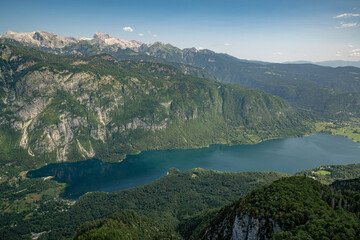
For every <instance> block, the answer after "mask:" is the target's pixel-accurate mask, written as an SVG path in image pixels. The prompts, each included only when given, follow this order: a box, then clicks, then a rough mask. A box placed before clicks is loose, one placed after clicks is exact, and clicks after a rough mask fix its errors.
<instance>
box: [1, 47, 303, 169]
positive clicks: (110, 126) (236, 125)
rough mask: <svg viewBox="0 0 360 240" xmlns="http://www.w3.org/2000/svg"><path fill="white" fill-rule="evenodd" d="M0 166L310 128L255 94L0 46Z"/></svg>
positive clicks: (150, 67)
mask: <svg viewBox="0 0 360 240" xmlns="http://www.w3.org/2000/svg"><path fill="white" fill-rule="evenodd" d="M0 55H1V59H0V66H1V69H2V74H1V76H0V85H1V90H0V96H1V98H2V99H3V101H1V103H0V105H1V108H2V109H3V111H2V112H1V113H0V136H1V138H0V153H1V156H2V158H1V166H2V167H4V166H5V164H7V163H10V162H11V164H12V169H13V167H14V166H15V167H16V166H26V169H29V168H35V167H37V166H41V165H43V164H44V163H48V162H54V161H55V160H57V161H78V160H84V159H88V158H92V157H94V156H96V157H97V158H98V159H101V160H106V161H119V160H121V159H123V158H124V156H125V155H126V154H134V153H138V152H139V151H142V150H150V149H165V148H194V147H203V146H207V145H209V144H214V143H219V144H242V143H256V142H259V141H262V140H265V139H271V138H278V137H288V136H299V135H303V134H306V133H307V132H309V131H310V127H309V126H310V125H308V124H307V123H306V120H307V118H306V117H305V116H304V115H301V114H299V113H298V112H296V111H295V110H293V109H292V108H291V107H290V105H289V104H288V103H287V102H286V101H284V100H283V99H281V98H279V97H275V96H272V95H269V94H267V93H265V92H263V91H260V90H255V89H249V88H245V87H240V86H237V85H230V84H221V83H218V82H214V81H211V80H206V79H201V78H196V77H193V76H190V75H184V74H183V73H181V72H180V71H179V70H177V69H176V68H174V67H172V66H169V65H162V64H157V63H146V62H131V61H122V62H121V61H120V62H119V61H116V60H114V59H113V57H111V56H110V55H106V54H103V55H96V56H76V55H74V56H59V55H53V54H49V53H44V52H41V51H39V50H35V49H32V48H28V47H15V46H10V45H1V46H0Z"/></svg>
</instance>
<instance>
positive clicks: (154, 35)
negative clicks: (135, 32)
mask: <svg viewBox="0 0 360 240" xmlns="http://www.w3.org/2000/svg"><path fill="white" fill-rule="evenodd" d="M148 33H149V35H150V36H152V37H154V38H156V37H157V34H155V33H152V32H150V31H148Z"/></svg>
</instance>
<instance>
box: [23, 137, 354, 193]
mask: <svg viewBox="0 0 360 240" xmlns="http://www.w3.org/2000/svg"><path fill="white" fill-rule="evenodd" d="M359 147H360V144H359V143H355V142H353V141H351V140H349V139H347V138H344V137H341V136H333V135H326V134H315V135H312V136H308V137H301V138H287V139H276V140H270V141H266V142H262V143H259V144H255V145H237V146H224V145H213V146H210V147H208V148H202V149H185V150H156V151H145V152H142V153H140V154H138V155H130V156H128V157H127V158H126V159H125V160H124V161H122V162H120V163H104V162H101V161H98V160H96V159H90V160H87V161H81V162H75V163H56V164H49V165H47V166H45V167H43V168H40V169H38V170H35V171H31V172H29V173H28V177H46V176H54V179H55V180H57V181H59V182H65V183H69V186H68V187H67V188H66V190H65V193H64V195H65V196H66V197H70V198H75V199H76V198H78V197H80V196H81V195H83V194H84V193H86V192H90V191H107V192H112V191H116V190H120V189H126V188H130V187H134V186H138V185H141V184H145V183H149V182H152V181H154V180H156V179H157V178H159V177H161V176H164V175H165V174H166V172H167V171H168V170H169V169H170V168H172V167H176V168H178V169H180V170H181V171H186V170H189V169H192V168H196V167H201V168H204V169H214V170H219V171H230V172H241V171H277V172H284V173H289V174H292V173H295V172H298V171H301V170H303V169H311V168H314V167H317V166H320V165H323V164H350V163H360V157H359V156H360V148H359Z"/></svg>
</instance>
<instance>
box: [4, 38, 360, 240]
mask: <svg viewBox="0 0 360 240" xmlns="http://www.w3.org/2000/svg"><path fill="white" fill-rule="evenodd" d="M359 76H360V69H359V68H356V67H351V66H347V67H336V68H333V67H325V66H319V65H315V64H277V63H270V62H262V61H249V60H242V59H238V58H235V57H233V56H230V55H228V54H222V53H216V52H214V51H211V50H208V49H196V48H184V49H180V48H177V47H175V46H172V45H170V44H164V43H161V42H155V43H150V44H146V43H142V42H138V41H133V40H130V41H129V40H124V39H119V38H116V37H114V36H112V35H110V34H103V33H100V32H96V33H95V34H94V37H93V38H86V39H85V38H74V37H62V36H60V35H57V34H53V33H49V32H44V31H36V32H29V33H17V32H11V31H9V32H8V33H6V34H5V35H1V36H0V98H1V101H0V109H1V111H0V156H1V157H0V193H1V194H0V199H1V205H0V213H1V214H0V239H73V238H74V239H99V238H101V237H103V236H105V235H106V234H109V235H111V236H113V239H117V238H120V237H121V236H129V237H128V238H129V239H144V238H148V239H239V238H240V239H243V238H244V236H243V235H241V234H244V233H246V235H247V236H250V238H251V237H252V238H254V239H262V238H265V237H266V238H268V239H321V237H322V236H324V237H327V238H331V237H332V236H334V238H333V239H357V237H359V236H360V235H359V234H360V226H359V206H358V202H359V191H358V190H359V189H358V187H357V186H358V178H359V177H360V172H359V158H358V156H359V153H360V152H359V151H360V148H359V143H358V142H359V141H360V126H359V119H360V101H359V100H360V80H359ZM331 134H332V135H331ZM334 135H336V136H334ZM344 137H346V138H344ZM350 139H352V140H353V141H352V140H350ZM347 180H348V181H347ZM273 193H276V194H273ZM269 199H270V201H268V200H269ZM300 200H301V201H300ZM289 209H290V211H289ZM322 218H324V219H326V220H327V221H328V222H331V221H332V222H333V224H331V225H326V224H325V223H324V221H323V220H322ZM255 225H257V226H259V228H256V227H254V226H255ZM243 226H246V229H243ZM315 226H318V229H316V230H314V228H315ZM344 229H347V230H344ZM277 230H280V231H277ZM251 234H253V235H251Z"/></svg>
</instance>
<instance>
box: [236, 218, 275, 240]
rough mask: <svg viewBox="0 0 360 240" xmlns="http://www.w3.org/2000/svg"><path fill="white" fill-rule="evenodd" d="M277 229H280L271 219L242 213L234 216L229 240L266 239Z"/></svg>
mask: <svg viewBox="0 0 360 240" xmlns="http://www.w3.org/2000/svg"><path fill="white" fill-rule="evenodd" d="M277 231H281V229H280V226H279V225H278V224H276V223H275V222H274V220H273V219H265V218H262V219H258V218H254V217H252V216H250V215H248V214H242V215H240V216H236V217H235V220H234V225H233V229H232V234H231V240H260V239H264V240H268V239H270V238H271V237H272V236H273V235H274V234H275V232H277Z"/></svg>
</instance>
